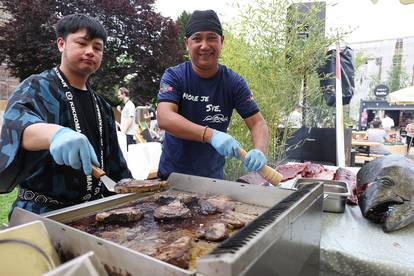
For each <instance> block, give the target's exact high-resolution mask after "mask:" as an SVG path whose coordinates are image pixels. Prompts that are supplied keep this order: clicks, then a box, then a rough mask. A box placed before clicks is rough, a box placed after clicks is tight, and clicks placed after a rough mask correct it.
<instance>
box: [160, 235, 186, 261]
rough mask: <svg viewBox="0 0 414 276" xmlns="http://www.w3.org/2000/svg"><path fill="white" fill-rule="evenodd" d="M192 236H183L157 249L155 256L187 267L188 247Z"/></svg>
mask: <svg viewBox="0 0 414 276" xmlns="http://www.w3.org/2000/svg"><path fill="white" fill-rule="evenodd" d="M192 242H193V238H192V237H189V236H184V237H181V238H179V239H178V240H176V241H175V242H173V243H171V244H169V245H166V246H163V247H161V248H159V249H158V251H157V253H156V254H155V258H157V259H159V260H161V261H164V262H167V263H170V264H173V265H176V266H178V267H181V268H184V269H187V268H188V266H189V263H190V249H191V245H192Z"/></svg>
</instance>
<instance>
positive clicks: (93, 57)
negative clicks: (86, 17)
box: [57, 29, 104, 75]
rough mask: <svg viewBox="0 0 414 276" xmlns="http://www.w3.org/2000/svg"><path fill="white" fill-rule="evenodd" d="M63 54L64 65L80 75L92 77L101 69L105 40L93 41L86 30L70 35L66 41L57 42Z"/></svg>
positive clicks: (59, 40) (97, 39)
mask: <svg viewBox="0 0 414 276" xmlns="http://www.w3.org/2000/svg"><path fill="white" fill-rule="evenodd" d="M57 43H58V48H59V51H60V52H61V53H62V61H61V62H62V65H63V66H66V67H68V68H69V69H70V70H71V71H73V72H74V73H76V74H80V75H90V74H92V73H94V72H95V71H96V70H98V69H99V67H100V66H101V62H102V55H103V49H104V43H103V40H102V39H100V38H94V39H91V38H90V37H89V35H88V33H87V31H86V29H80V30H78V31H77V32H76V33H71V34H69V35H68V36H67V37H66V39H63V38H61V37H59V38H58V40H57Z"/></svg>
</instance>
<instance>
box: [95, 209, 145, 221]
mask: <svg viewBox="0 0 414 276" xmlns="http://www.w3.org/2000/svg"><path fill="white" fill-rule="evenodd" d="M141 218H142V213H141V212H140V211H139V210H137V209H134V208H132V207H127V208H121V209H114V210H110V211H106V212H100V213H98V214H96V216H95V220H96V221H99V222H104V223H127V222H134V221H138V220H140V219H141Z"/></svg>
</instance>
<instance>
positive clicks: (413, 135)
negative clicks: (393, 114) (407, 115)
mask: <svg viewBox="0 0 414 276" xmlns="http://www.w3.org/2000/svg"><path fill="white" fill-rule="evenodd" d="M407 123H408V124H407V126H406V127H405V131H406V132H407V136H406V137H405V141H406V143H407V154H409V153H410V148H411V146H412V145H413V142H414V141H413V140H414V121H413V119H408V120H407Z"/></svg>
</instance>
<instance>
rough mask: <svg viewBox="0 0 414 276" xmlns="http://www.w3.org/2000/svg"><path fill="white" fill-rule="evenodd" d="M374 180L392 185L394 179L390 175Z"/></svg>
mask: <svg viewBox="0 0 414 276" xmlns="http://www.w3.org/2000/svg"><path fill="white" fill-rule="evenodd" d="M375 181H377V182H380V183H381V184H382V185H384V186H388V187H392V186H394V181H393V180H392V179H391V178H390V177H386V176H385V177H379V178H377V179H376V180H375Z"/></svg>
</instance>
